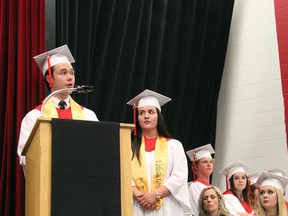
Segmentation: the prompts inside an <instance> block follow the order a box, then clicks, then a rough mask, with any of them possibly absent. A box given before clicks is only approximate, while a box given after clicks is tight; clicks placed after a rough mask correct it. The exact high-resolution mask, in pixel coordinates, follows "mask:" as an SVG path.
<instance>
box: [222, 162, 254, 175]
mask: <svg viewBox="0 0 288 216" xmlns="http://www.w3.org/2000/svg"><path fill="white" fill-rule="evenodd" d="M250 168H251V166H249V165H248V164H246V163H244V162H242V161H236V162H234V163H232V164H230V165H229V166H227V167H225V168H224V169H222V170H221V171H220V172H219V173H220V174H222V175H225V176H227V178H228V179H230V178H231V176H233V175H234V174H235V173H239V172H243V173H245V174H246V175H247V170H249V169H250Z"/></svg>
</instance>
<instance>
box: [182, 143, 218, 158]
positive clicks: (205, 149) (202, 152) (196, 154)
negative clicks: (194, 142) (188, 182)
mask: <svg viewBox="0 0 288 216" xmlns="http://www.w3.org/2000/svg"><path fill="white" fill-rule="evenodd" d="M186 154H187V155H188V157H189V158H190V160H191V161H192V162H195V161H194V160H196V161H197V160H200V159H201V158H212V156H211V154H215V151H214V149H213V147H212V145H211V144H210V143H209V144H207V145H204V146H200V147H198V148H195V149H191V150H189V151H187V152H186Z"/></svg>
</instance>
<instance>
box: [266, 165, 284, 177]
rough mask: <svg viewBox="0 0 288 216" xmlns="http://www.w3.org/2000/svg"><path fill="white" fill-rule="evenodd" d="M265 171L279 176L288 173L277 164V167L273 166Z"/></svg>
mask: <svg viewBox="0 0 288 216" xmlns="http://www.w3.org/2000/svg"><path fill="white" fill-rule="evenodd" d="M267 172H269V173H273V174H275V175H279V176H287V175H288V174H287V172H285V170H284V169H282V168H281V167H279V166H278V167H274V168H272V169H270V170H268V171H267Z"/></svg>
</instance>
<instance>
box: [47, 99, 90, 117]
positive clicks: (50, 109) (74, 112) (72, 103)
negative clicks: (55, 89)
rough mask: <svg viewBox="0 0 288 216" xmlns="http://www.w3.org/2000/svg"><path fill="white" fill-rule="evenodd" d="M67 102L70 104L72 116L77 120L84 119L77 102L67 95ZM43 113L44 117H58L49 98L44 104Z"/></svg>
mask: <svg viewBox="0 0 288 216" xmlns="http://www.w3.org/2000/svg"><path fill="white" fill-rule="evenodd" d="M69 102H70V106H71V112H72V118H73V119H78V120H84V119H85V116H84V113H83V109H82V107H81V106H80V105H79V104H77V103H76V102H75V101H74V100H73V99H72V98H71V97H69ZM43 113H44V117H49V118H58V117H59V116H58V112H57V110H56V108H55V106H54V104H53V102H52V99H51V98H50V99H49V100H48V101H47V102H46V104H45V105H44V109H43Z"/></svg>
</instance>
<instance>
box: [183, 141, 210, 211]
mask: <svg viewBox="0 0 288 216" xmlns="http://www.w3.org/2000/svg"><path fill="white" fill-rule="evenodd" d="M214 153H215V151H214V149H213V148H212V146H211V144H207V145H204V146H201V147H198V148H195V149H192V150H189V151H187V152H186V154H187V155H188V156H189V158H190V160H191V161H192V163H193V164H192V167H193V176H194V181H193V182H191V183H190V185H189V195H190V204H191V208H192V215H198V204H199V197H200V193H201V191H202V190H203V189H204V188H206V187H207V186H211V184H210V176H211V174H212V172H213V169H214V163H215V162H214V158H212V156H211V154H214Z"/></svg>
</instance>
